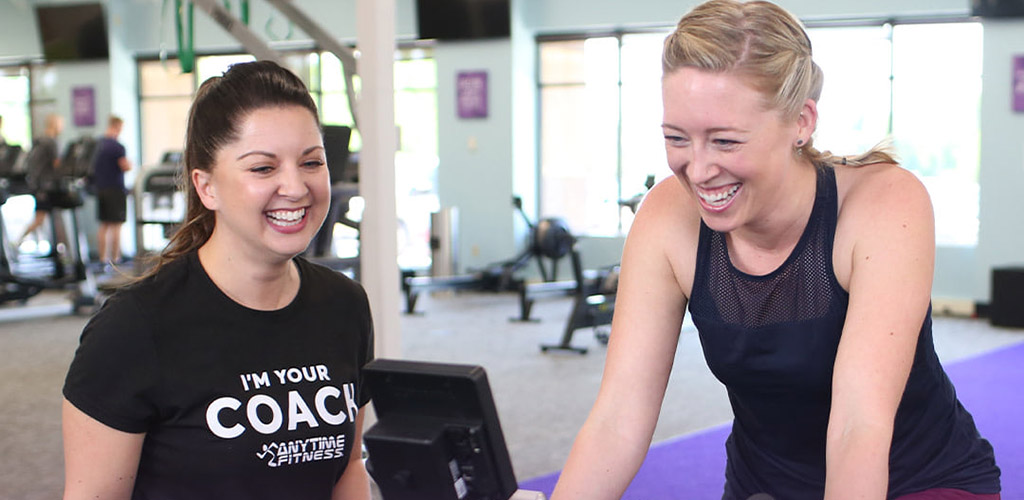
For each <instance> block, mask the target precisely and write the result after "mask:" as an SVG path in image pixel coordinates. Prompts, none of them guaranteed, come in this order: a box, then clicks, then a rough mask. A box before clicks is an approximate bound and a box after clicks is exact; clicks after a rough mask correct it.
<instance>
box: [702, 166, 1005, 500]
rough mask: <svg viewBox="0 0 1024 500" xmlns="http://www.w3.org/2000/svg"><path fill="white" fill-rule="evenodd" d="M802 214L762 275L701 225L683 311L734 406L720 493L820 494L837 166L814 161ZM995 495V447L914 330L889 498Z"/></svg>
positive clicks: (832, 324) (834, 301) (831, 335)
mask: <svg viewBox="0 0 1024 500" xmlns="http://www.w3.org/2000/svg"><path fill="white" fill-rule="evenodd" d="M817 170H818V182H817V194H816V197H815V201H814V208H813V209H812V211H811V216H810V220H809V221H808V223H807V227H806V228H805V229H804V233H803V235H801V237H800V241H799V242H798V243H797V245H796V247H795V248H794V249H793V252H792V253H791V254H790V255H789V257H788V258H787V259H786V261H785V262H784V263H783V264H782V265H781V266H780V267H779V268H778V269H776V270H775V271H773V272H771V273H769V274H767V275H763V276H753V275H750V274H746V273H744V272H742V271H740V270H738V269H736V267H735V266H733V265H732V262H731V261H730V258H729V251H728V248H727V246H726V238H725V234H724V233H719V232H716V231H713V230H711V229H710V228H708V227H707V226H706V225H705V224H704V223H703V221H702V222H701V228H700V240H699V244H698V250H697V268H696V273H695V275H694V281H693V291H692V293H691V298H690V302H689V310H690V314H691V315H692V318H693V322H694V324H695V325H696V326H697V330H698V331H699V333H700V340H701V346H702V347H703V349H704V356H705V359H706V360H707V363H708V366H709V367H710V368H711V371H712V372H713V373H714V375H715V377H717V378H718V379H719V380H720V381H721V382H722V383H723V384H725V386H726V389H727V390H728V394H729V401H730V403H731V405H732V410H733V414H734V420H733V426H732V433H731V435H730V436H729V439H728V440H727V441H726V452H727V456H728V465H727V467H726V473H725V475H726V487H725V495H724V496H723V499H732V498H737V499H743V500H745V499H746V498H747V497H749V496H750V495H753V494H755V493H768V494H770V495H772V496H774V497H775V498H777V499H787V500H791V499H804V498H807V499H812V498H813V499H817V500H820V499H821V498H822V496H823V495H824V488H825V435H826V429H827V426H828V415H829V409H830V406H831V400H832V397H831V396H832V394H831V389H832V366H833V364H834V362H835V358H836V350H837V348H838V346H839V339H840V337H841V336H842V331H843V322H844V320H845V319H846V309H847V306H848V303H849V294H848V293H847V292H846V291H845V290H843V288H842V287H841V286H840V285H839V282H838V281H837V279H836V276H835V272H834V269H833V266H832V242H833V240H834V237H835V230H836V219H837V217H838V200H837V195H836V180H835V172H834V171H833V170H832V169H831V168H828V167H822V168H818V169H817ZM939 487H944V488H958V489H963V490H967V491H970V492H973V493H982V494H984V493H997V492H999V489H1000V485H999V469H998V468H997V467H996V465H995V458H994V455H993V451H992V446H991V445H990V444H989V443H988V442H987V441H986V440H985V439H983V438H982V437H981V436H980V435H979V434H978V431H977V428H976V427H975V425H974V419H973V418H972V417H971V415H970V414H969V413H968V412H967V411H966V410H965V409H964V408H963V406H961V405H960V402H959V401H958V400H957V397H956V393H955V391H954V389H953V385H952V384H951V383H950V381H949V379H948V378H947V377H946V373H945V371H943V369H942V366H941V365H940V364H939V360H938V357H937V356H936V354H935V348H934V346H933V344H932V323H931V310H930V308H929V311H928V315H927V316H926V317H925V320H924V324H923V325H922V326H921V333H920V336H919V337H918V342H917V351H916V353H915V355H914V363H913V366H912V368H911V371H910V377H909V379H908V381H907V386H906V389H905V390H904V393H903V399H902V401H901V402H900V405H899V408H898V410H897V412H896V421H895V428H894V431H893V441H892V446H891V450H890V454H889V496H888V498H895V497H897V496H900V495H905V494H908V493H913V492H917V491H922V490H926V489H929V488H939Z"/></svg>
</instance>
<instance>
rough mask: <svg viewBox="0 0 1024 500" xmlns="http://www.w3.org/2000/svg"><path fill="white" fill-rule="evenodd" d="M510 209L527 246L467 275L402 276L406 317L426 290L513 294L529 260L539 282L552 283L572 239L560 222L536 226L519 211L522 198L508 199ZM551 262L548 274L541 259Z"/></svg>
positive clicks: (547, 221)
mask: <svg viewBox="0 0 1024 500" xmlns="http://www.w3.org/2000/svg"><path fill="white" fill-rule="evenodd" d="M512 205H513V206H514V207H515V209H516V211H517V212H519V214H520V215H521V216H522V217H523V220H524V221H525V222H526V225H527V227H528V228H529V234H530V237H529V243H528V244H527V246H526V248H524V249H523V251H522V252H520V253H519V254H518V255H516V256H515V257H513V258H511V259H509V260H505V261H501V262H497V263H494V264H491V265H489V266H487V267H486V268H484V269H481V270H477V271H475V272H472V273H470V274H464V275H455V276H415V275H413V274H412V273H409V272H404V273H403V275H402V291H403V292H404V293H405V304H406V309H405V313H406V314H416V302H417V299H418V298H419V294H420V293H421V292H425V291H429V290H476V291H487V292H516V291H519V290H521V289H522V288H523V286H524V281H523V279H522V278H520V277H518V276H517V273H518V272H519V271H520V270H521V269H522V268H523V267H525V266H526V265H527V264H528V263H529V262H530V261H531V260H535V261H536V262H537V267H538V268H539V270H540V276H541V280H543V281H544V282H554V281H555V280H557V278H558V261H559V259H561V258H562V257H564V256H565V255H567V254H568V253H570V252H571V250H572V246H573V245H574V244H575V242H576V239H575V238H574V237H573V236H572V234H571V233H570V232H569V229H568V226H567V225H566V224H565V222H564V221H563V220H562V219H559V218H546V219H542V220H540V221H539V222H538V223H537V224H534V223H533V221H531V220H530V218H529V217H528V216H527V215H526V212H525V211H524V210H523V201H522V198H520V197H518V196H513V197H512ZM545 258H547V259H548V260H550V261H551V263H550V272H549V267H548V265H545V263H544V259H545Z"/></svg>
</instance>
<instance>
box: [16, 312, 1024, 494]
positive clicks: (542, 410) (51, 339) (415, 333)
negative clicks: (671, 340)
mask: <svg viewBox="0 0 1024 500" xmlns="http://www.w3.org/2000/svg"><path fill="white" fill-rule="evenodd" d="M61 300H62V299H61V297H59V296H53V295H50V296H45V297H37V298H35V299H33V301H32V302H31V303H32V304H33V305H43V306H45V305H58V306H59V304H60V303H61ZM570 306H571V301H570V299H569V298H550V299H542V300H539V301H538V302H537V303H536V304H535V306H534V310H533V314H532V315H533V316H534V317H535V318H538V319H539V320H540V321H538V322H534V323H516V322H510V321H509V320H508V319H509V318H510V317H517V316H519V306H518V302H517V300H516V297H515V295H512V294H499V295H495V294H477V293H460V294H458V295H452V294H450V293H443V294H439V295H436V296H427V295H426V294H425V295H424V296H423V297H422V298H421V299H420V303H419V304H418V305H417V309H419V310H420V311H422V312H423V313H424V314H422V315H417V316H403V317H402V342H403V346H404V352H403V356H404V357H405V358H408V359H418V360H429V361H443V362H450V363H471V364H479V365H482V366H484V367H485V368H486V369H487V373H488V377H489V379H490V383H491V388H492V391H493V393H494V398H495V402H496V404H497V406H498V412H499V415H500V418H501V423H502V427H503V430H504V433H505V439H506V441H507V443H508V447H509V452H510V454H511V457H512V462H513V465H514V467H515V471H516V476H517V478H518V479H520V480H525V479H529V478H531V477H535V476H539V475H543V474H547V473H550V472H554V471H557V470H558V469H560V468H561V467H562V465H563V463H564V461H565V458H566V456H567V454H568V452H569V448H570V447H571V445H572V440H573V438H574V436H575V433H576V431H577V430H578V429H579V427H580V425H581V424H582V422H583V420H584V419H585V418H586V415H587V412H588V411H589V409H590V405H591V403H592V402H593V400H594V397H595V395H596V393H597V388H598V385H599V384H600V381H601V370H602V366H603V363H604V354H605V350H604V347H603V346H602V345H601V344H599V343H598V342H597V341H596V340H595V338H594V335H593V333H592V330H589V329H585V330H579V331H577V333H576V336H575V342H574V343H575V344H576V345H579V346H583V347H588V348H590V352H589V354H586V355H583V356H580V355H577V354H570V353H549V354H541V352H540V349H539V345H540V344H542V343H553V342H557V341H558V340H559V337H560V335H561V332H562V329H563V328H564V326H565V321H566V317H567V316H568V313H569V308H570ZM12 309H14V306H12V305H2V306H0V318H3V317H4V316H5V315H6V316H10V315H12V313H13V311H12ZM85 322H86V318H85V317H80V316H70V315H62V316H47V317H40V318H34V319H23V320H18V321H8V322H2V323H0V359H2V362H0V498H2V499H5V500H6V499H12V500H21V499H25V500H28V499H47V500H50V499H54V498H59V497H60V495H61V492H62V487H63V457H62V451H61V436H60V401H61V396H60V388H61V384H62V382H63V377H64V373H65V371H66V369H67V366H68V363H69V362H70V361H71V357H72V355H73V354H74V350H75V347H76V345H77V342H78V335H79V333H80V332H81V329H82V327H83V326H84V324H85ZM935 338H936V348H937V350H938V352H939V356H940V358H942V359H943V361H945V362H949V361H955V360H957V359H962V358H966V357H971V356H975V355H978V354H981V353H984V352H987V351H990V350H993V349H996V348H999V347H1003V346H1006V345H1009V344H1013V343H1018V342H1024V330H1015V329H1003V328H993V327H991V326H989V324H988V323H987V322H985V321H982V320H975V319H964V318H941V317H937V318H936V320H935ZM729 418H730V411H729V407H728V401H727V400H726V397H725V392H724V390H723V389H722V387H721V386H720V385H719V384H718V382H717V381H716V380H715V379H714V378H713V377H712V376H711V374H710V372H709V371H708V369H707V366H706V365H705V364H704V360H703V357H702V353H701V350H700V346H699V342H698V339H697V335H696V332H695V331H694V330H693V328H692V325H689V324H687V325H686V326H684V331H683V335H682V336H681V338H680V342H679V348H678V350H677V353H676V359H675V365H674V367H673V373H672V380H671V382H670V384H669V389H668V394H667V396H666V399H665V404H664V407H663V409H662V412H661V420H660V421H659V424H658V428H657V431H656V433H655V441H661V440H664V439H667V438H670V437H674V436H679V435H684V434H688V433H692V432H695V431H699V430H701V429H705V428H708V427H712V426H715V425H718V424H722V423H724V422H727V421H728V420H729Z"/></svg>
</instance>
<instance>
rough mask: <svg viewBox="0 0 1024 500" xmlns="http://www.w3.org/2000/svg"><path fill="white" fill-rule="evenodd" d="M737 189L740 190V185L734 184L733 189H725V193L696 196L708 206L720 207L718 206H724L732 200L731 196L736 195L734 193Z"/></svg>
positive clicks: (699, 194)
mask: <svg viewBox="0 0 1024 500" xmlns="http://www.w3.org/2000/svg"><path fill="white" fill-rule="evenodd" d="M739 188H740V185H739V184H736V185H734V186H733V187H731V188H729V189H727V190H725V191H722V192H720V193H715V194H706V193H697V195H698V196H700V198H701V199H702V200H704V201H705V202H706V203H707V204H709V205H715V206H720V205H724V204H725V203H726V202H727V201H729V200H730V199H731V198H732V195H734V194H736V191H737V190H739Z"/></svg>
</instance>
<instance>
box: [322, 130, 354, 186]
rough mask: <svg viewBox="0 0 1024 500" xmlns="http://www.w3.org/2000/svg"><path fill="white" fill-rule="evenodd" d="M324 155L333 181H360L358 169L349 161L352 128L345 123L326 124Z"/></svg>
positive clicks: (334, 182)
mask: <svg viewBox="0 0 1024 500" xmlns="http://www.w3.org/2000/svg"><path fill="white" fill-rule="evenodd" d="M323 129H324V155H325V156H326V159H327V170H328V171H330V173H331V183H332V184H336V183H339V182H351V183H354V182H358V181H359V172H358V169H354V168H352V164H351V163H350V162H349V155H350V154H351V151H349V149H348V148H349V142H350V141H351V140H352V128H351V127H346V126H344V125H324V127H323Z"/></svg>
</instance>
